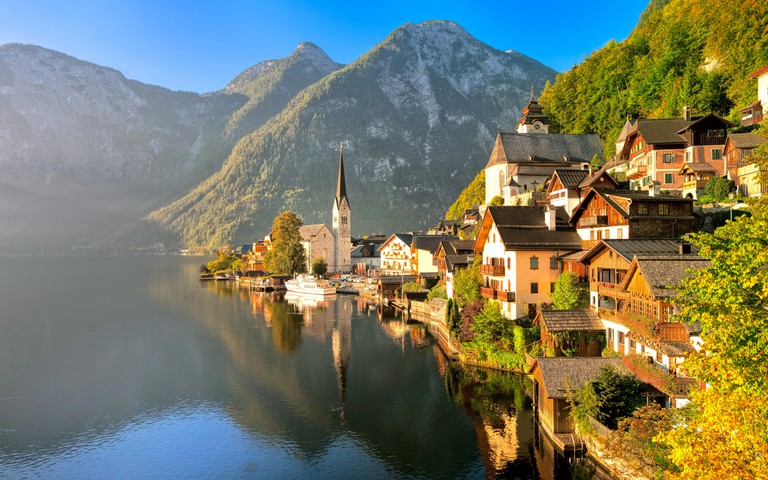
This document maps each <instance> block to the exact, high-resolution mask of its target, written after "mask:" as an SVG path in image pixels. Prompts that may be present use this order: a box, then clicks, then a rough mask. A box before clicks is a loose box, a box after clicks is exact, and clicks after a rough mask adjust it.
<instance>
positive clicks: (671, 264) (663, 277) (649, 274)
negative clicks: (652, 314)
mask: <svg viewBox="0 0 768 480" xmlns="http://www.w3.org/2000/svg"><path fill="white" fill-rule="evenodd" d="M636 259H637V266H638V268H639V269H640V271H642V272H643V275H645V280H646V282H648V285H649V286H650V288H651V291H652V292H653V294H654V296H655V297H656V298H669V297H674V296H676V295H677V290H676V289H675V288H673V287H677V286H679V285H680V284H681V283H682V281H683V279H684V278H686V277H687V276H688V270H689V269H701V268H707V267H708V266H709V265H710V263H709V260H706V259H703V258H701V257H699V256H696V255H650V256H640V255H638V256H637V257H636Z"/></svg>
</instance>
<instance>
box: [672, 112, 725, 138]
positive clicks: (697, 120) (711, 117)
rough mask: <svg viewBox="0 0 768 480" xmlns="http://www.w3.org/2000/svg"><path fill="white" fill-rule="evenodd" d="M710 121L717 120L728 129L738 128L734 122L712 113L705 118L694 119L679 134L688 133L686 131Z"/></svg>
mask: <svg viewBox="0 0 768 480" xmlns="http://www.w3.org/2000/svg"><path fill="white" fill-rule="evenodd" d="M710 119H715V120H717V121H719V122H720V123H722V124H723V125H725V126H726V127H728V128H730V127H735V126H736V124H735V123H733V122H732V121H730V120H728V119H726V118H723V117H721V116H720V115H715V114H714V113H710V114H707V115H704V116H703V117H697V118H694V119H692V120H691V123H689V124H688V125H686V126H685V127H683V128H681V129H680V130H679V131H678V132H677V133H678V134H681V133H683V132H684V131H686V130H688V129H690V128H693V127H694V126H696V125H698V124H699V123H703V122H704V121H706V120H710Z"/></svg>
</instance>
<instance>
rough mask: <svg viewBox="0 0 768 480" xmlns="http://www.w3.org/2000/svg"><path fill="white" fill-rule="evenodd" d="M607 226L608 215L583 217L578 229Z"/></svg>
mask: <svg viewBox="0 0 768 480" xmlns="http://www.w3.org/2000/svg"><path fill="white" fill-rule="evenodd" d="M606 225H608V215H595V216H594V217H584V218H582V219H581V220H580V221H579V226H580V227H603V226H606Z"/></svg>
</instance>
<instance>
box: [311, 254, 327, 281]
mask: <svg viewBox="0 0 768 480" xmlns="http://www.w3.org/2000/svg"><path fill="white" fill-rule="evenodd" d="M326 272H328V262H326V261H325V258H323V257H317V258H315V259H314V260H313V261H312V275H316V276H318V277H322V276H323V275H325V274H326Z"/></svg>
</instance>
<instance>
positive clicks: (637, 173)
mask: <svg viewBox="0 0 768 480" xmlns="http://www.w3.org/2000/svg"><path fill="white" fill-rule="evenodd" d="M647 171H648V167H647V166H645V165H635V166H634V167H629V168H628V169H627V178H638V177H644V176H645V174H646V172H647Z"/></svg>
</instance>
